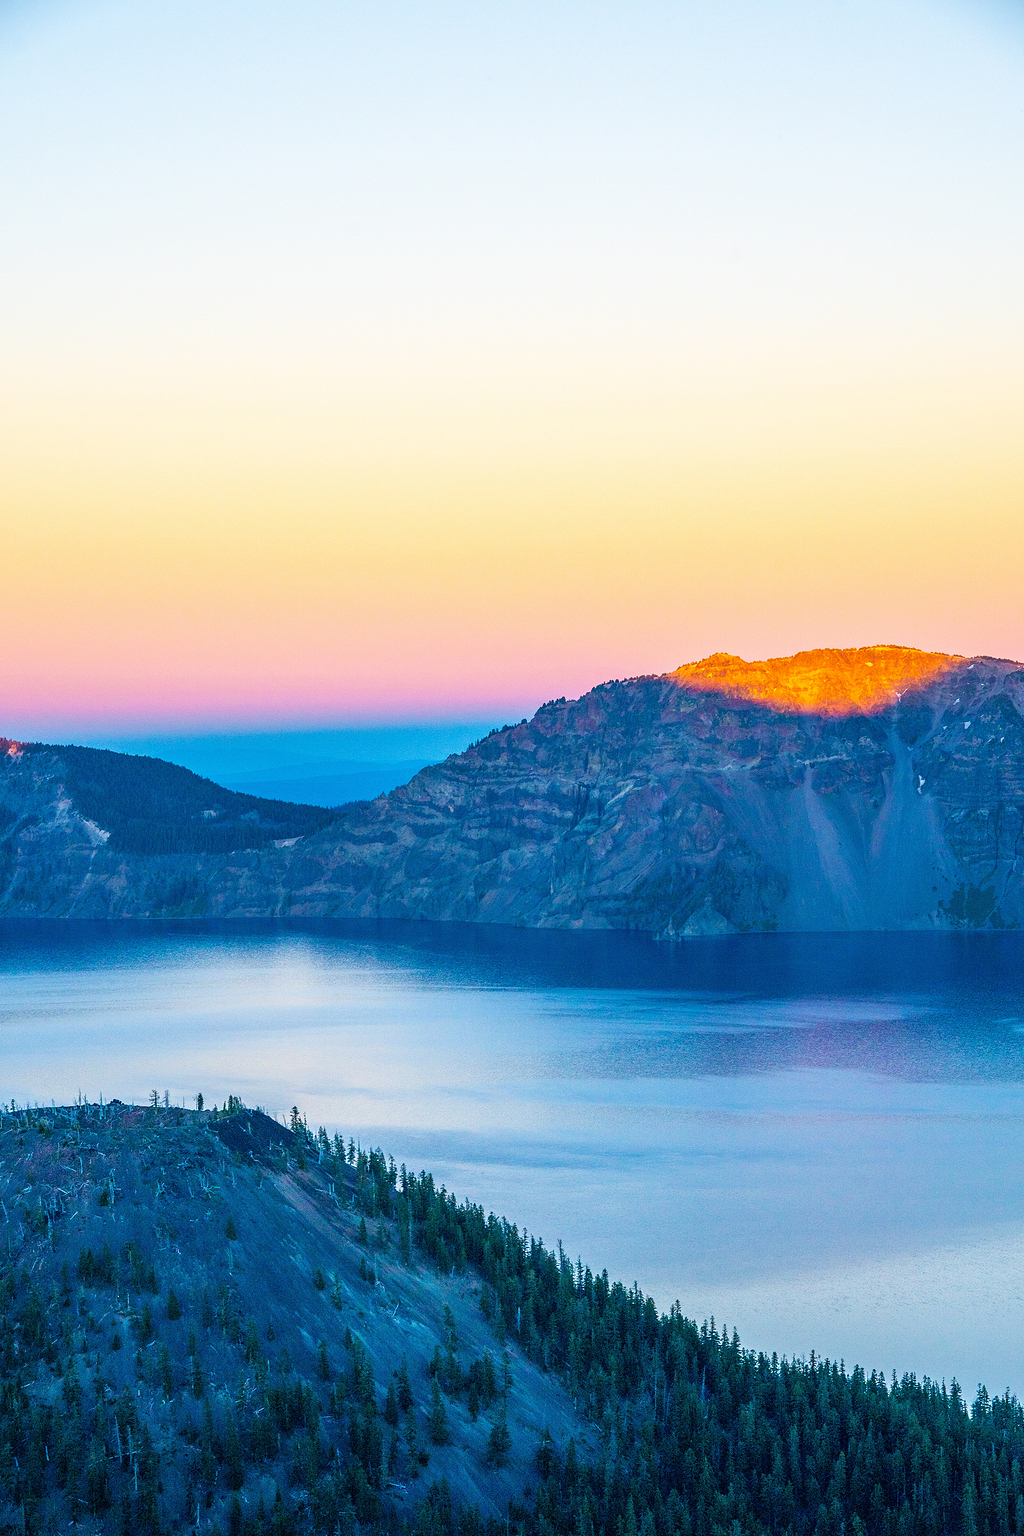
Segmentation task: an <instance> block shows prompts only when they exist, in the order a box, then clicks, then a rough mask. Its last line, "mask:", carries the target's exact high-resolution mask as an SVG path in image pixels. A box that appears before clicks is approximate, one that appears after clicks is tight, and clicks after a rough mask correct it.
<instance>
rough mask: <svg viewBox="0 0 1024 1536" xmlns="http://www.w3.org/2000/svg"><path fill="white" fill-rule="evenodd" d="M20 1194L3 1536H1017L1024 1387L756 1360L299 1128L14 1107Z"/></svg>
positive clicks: (155, 1107) (5, 1168)
mask: <svg viewBox="0 0 1024 1536" xmlns="http://www.w3.org/2000/svg"><path fill="white" fill-rule="evenodd" d="M155 1099H156V1096H155V1095H154V1100H155ZM0 1181H2V1184H0V1194H2V1198H3V1212H4V1215H5V1217H6V1223H5V1229H4V1230H5V1236H6V1238H7V1242H6V1245H5V1246H6V1253H3V1251H2V1249H0V1360H2V1372H0V1531H3V1530H6V1531H10V1532H14V1531H17V1532H18V1533H23V1532H34V1531H39V1532H43V1531H56V1530H58V1529H61V1530H63V1529H66V1528H67V1526H68V1525H69V1523H73V1524H74V1525H75V1526H76V1528H78V1529H81V1530H84V1531H95V1532H97V1533H98V1532H111V1533H113V1532H125V1533H134V1532H143V1533H145V1532H157V1531H173V1530H181V1529H185V1528H186V1527H188V1528H190V1529H198V1530H201V1531H210V1532H212V1531H214V1530H219V1531H220V1532H221V1533H222V1536H226V1533H231V1536H257V1533H270V1532H273V1533H283V1532H294V1533H296V1536H299V1533H305V1532H310V1533H317V1536H319V1533H336V1532H345V1533H347V1536H356V1533H357V1532H359V1531H361V1530H365V1531H366V1532H368V1533H369V1532H372V1533H384V1532H394V1533H400V1532H403V1531H408V1532H414V1533H416V1536H500V1533H501V1532H504V1533H505V1536H511V1532H512V1531H513V1530H514V1531H515V1533H516V1536H556V1533H558V1536H562V1533H564V1536H745V1533H750V1536H755V1533H767V1532H772V1533H790V1532H791V1533H793V1536H847V1533H849V1536H916V1533H922V1536H925V1533H928V1536H932V1533H936V1536H937V1533H940V1532H950V1533H953V1536H980V1533H986V1536H987V1533H990V1532H991V1533H993V1536H996V1533H999V1536H1003V1533H1007V1536H1008V1533H1017V1532H1021V1531H1024V1414H1022V1411H1021V1408H1020V1405H1019V1404H1018V1403H1017V1401H1016V1400H1015V1399H1013V1398H1009V1397H1006V1398H998V1399H990V1398H989V1397H988V1395H987V1394H986V1392H985V1391H984V1390H980V1391H979V1393H978V1395H977V1397H976V1398H975V1400H974V1402H973V1404H971V1405H969V1404H968V1403H967V1402H966V1401H965V1400H964V1398H963V1396H962V1395H961V1393H960V1390H959V1388H958V1387H957V1386H956V1385H955V1383H954V1384H953V1385H952V1386H951V1387H949V1388H948V1389H947V1388H946V1387H945V1386H938V1385H936V1384H934V1383H931V1382H929V1381H918V1380H917V1379H915V1377H913V1376H911V1375H905V1376H904V1377H903V1378H902V1379H901V1380H897V1379H896V1378H895V1377H894V1378H893V1379H892V1380H891V1381H886V1380H885V1379H884V1378H883V1377H880V1376H878V1375H877V1374H874V1373H872V1374H871V1375H866V1374H865V1373H864V1372H863V1371H862V1370H860V1369H856V1368H855V1369H853V1370H851V1371H847V1370H846V1369H845V1368H844V1367H843V1366H841V1365H836V1364H835V1363H831V1362H827V1361H820V1360H817V1359H816V1358H815V1357H814V1356H812V1357H811V1359H810V1360H809V1361H785V1360H783V1361H780V1360H779V1359H778V1358H777V1357H776V1356H770V1357H769V1356H767V1355H765V1354H763V1353H754V1352H751V1351H749V1350H744V1349H743V1348H742V1347H741V1345H740V1343H739V1341H738V1340H737V1338H736V1336H735V1334H733V1335H731V1336H729V1335H727V1333H726V1332H725V1331H724V1330H723V1332H722V1333H719V1332H718V1331H717V1330H716V1328H715V1327H714V1325H713V1324H704V1325H701V1326H698V1325H697V1324H695V1323H693V1322H691V1321H690V1320H688V1319H687V1318H686V1317H684V1316H683V1315H682V1313H681V1311H680V1310H679V1308H678V1307H673V1308H672V1310H671V1311H670V1313H669V1314H668V1315H664V1314H659V1312H658V1309H657V1307H656V1306H655V1304H654V1303H653V1301H651V1300H650V1299H649V1298H645V1297H644V1296H643V1295H642V1294H641V1293H640V1292H639V1290H637V1289H636V1288H635V1287H634V1288H631V1289H629V1288H626V1287H625V1286H623V1285H621V1284H618V1283H613V1282H611V1281H609V1279H608V1276H607V1275H606V1274H601V1275H594V1274H592V1273H591V1271H590V1270H588V1269H586V1268H585V1267H584V1266H583V1265H582V1264H581V1263H579V1262H578V1261H577V1262H575V1263H574V1262H573V1261H571V1260H570V1258H569V1257H568V1256H567V1255H565V1254H564V1253H562V1252H561V1251H560V1250H559V1251H558V1252H557V1253H551V1252H549V1251H547V1250H546V1249H545V1247H544V1246H543V1244H541V1243H540V1242H538V1241H537V1240H535V1239H533V1238H530V1237H529V1236H528V1235H527V1234H526V1233H524V1232H521V1231H519V1230H518V1229H517V1228H516V1227H515V1226H513V1225H511V1224H509V1223H508V1222H507V1221H504V1220H499V1219H498V1218H496V1217H495V1216H493V1215H486V1214H485V1213H484V1211H483V1210H482V1208H481V1207H479V1206H476V1205H473V1204H461V1205H460V1204H459V1203H458V1202H457V1201H456V1199H455V1198H454V1196H452V1195H450V1194H448V1193H447V1192H446V1191H445V1190H444V1189H439V1188H437V1187H436V1186H435V1183H434V1181H433V1179H432V1178H431V1176H430V1175H429V1174H419V1175H413V1174H410V1173H409V1172H408V1171H407V1170H406V1169H405V1168H402V1169H397V1168H396V1167H395V1165H394V1163H393V1162H391V1161H389V1160H388V1159H386V1158H385V1157H384V1155H383V1154H382V1153H380V1152H379V1151H373V1152H366V1151H363V1150H361V1149H359V1148H357V1147H355V1146H354V1145H353V1144H352V1143H351V1142H349V1143H348V1145H347V1146H346V1145H345V1144H344V1142H343V1141H342V1139H341V1138H340V1137H338V1136H335V1137H334V1138H329V1137H328V1136H327V1134H326V1132H324V1131H323V1130H321V1131H320V1132H318V1133H317V1134H316V1135H313V1134H312V1133H311V1132H310V1131H309V1129H308V1128H307V1127H306V1125H305V1124H304V1123H303V1122H302V1120H301V1119H300V1118H299V1116H298V1115H297V1113H293V1117H292V1123H291V1126H290V1128H289V1129H285V1128H283V1127H281V1126H279V1125H277V1124H276V1123H275V1122H274V1121H272V1120H270V1119H268V1118H267V1117H266V1116H264V1115H262V1114H260V1113H259V1112H254V1111H249V1110H246V1109H244V1108H243V1107H242V1106H241V1104H240V1103H238V1101H236V1100H231V1101H229V1103H228V1105H226V1106H225V1107H224V1109H223V1110H215V1111H213V1112H210V1111H202V1110H200V1111H196V1112H194V1113H193V1112H186V1111H183V1110H178V1109H173V1108H171V1107H169V1106H166V1107H165V1106H161V1105H160V1104H159V1102H158V1101H156V1102H154V1103H153V1104H152V1105H151V1106H150V1108H149V1109H146V1110H141V1109H136V1108H131V1107H128V1106H124V1105H117V1104H114V1105H110V1106H104V1107H100V1106H90V1105H84V1104H81V1105H77V1106H73V1107H71V1108H68V1109H55V1110H49V1111H39V1110H21V1111H18V1112H15V1111H13V1108H12V1110H10V1111H5V1112H4V1114H3V1118H2V1122H0Z"/></svg>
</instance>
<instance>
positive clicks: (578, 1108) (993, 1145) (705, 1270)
mask: <svg viewBox="0 0 1024 1536" xmlns="http://www.w3.org/2000/svg"><path fill="white" fill-rule="evenodd" d="M0 1029H2V1035H0V1039H2V1050H3V1056H2V1063H0V1096H2V1097H3V1098H5V1099H6V1100H7V1101H8V1102H9V1101H10V1100H11V1099H12V1098H13V1099H15V1100H16V1101H17V1102H18V1103H19V1104H20V1103H24V1102H26V1101H37V1102H39V1103H49V1102H50V1101H51V1099H53V1100H56V1101H57V1102H58V1103H60V1102H68V1101H69V1100H70V1099H73V1098H74V1097H75V1096H76V1095H77V1094H79V1093H81V1094H83V1095H85V1096H87V1097H89V1098H92V1099H96V1098H98V1097H99V1096H100V1095H101V1094H102V1095H103V1096H104V1097H118V1098H121V1099H125V1100H136V1101H139V1102H142V1101H145V1100H146V1099H147V1098H148V1095H149V1092H150V1090H151V1089H153V1088H156V1089H158V1090H159V1091H160V1092H161V1094H162V1093H163V1092H164V1091H165V1090H166V1091H167V1092H169V1093H170V1095H171V1098H172V1100H174V1101H176V1102H182V1101H185V1102H187V1103H189V1104H191V1103H192V1102H193V1101H194V1097H195V1095H196V1093H197V1092H202V1093H203V1094H204V1095H205V1097H206V1102H207V1105H210V1104H211V1103H212V1102H213V1101H214V1100H217V1101H218V1102H219V1101H222V1100H223V1099H225V1098H226V1097H227V1095H228V1094H229V1093H237V1094H239V1095H240V1096H241V1097H242V1098H243V1099H244V1100H245V1101H246V1103H250V1104H261V1105H263V1106H264V1107H266V1108H267V1109H268V1110H269V1111H270V1112H272V1113H277V1114H282V1113H285V1112H286V1111H288V1110H289V1109H290V1106H291V1105H292V1104H297V1105H298V1106H299V1108H300V1109H301V1110H302V1111H303V1112H304V1113H305V1114H306V1115H307V1117H308V1119H309V1121H310V1124H311V1125H313V1126H316V1125H318V1124H324V1125H326V1126H327V1127H328V1129H329V1130H331V1131H332V1132H333V1131H334V1130H337V1129H340V1130H341V1131H342V1132H343V1133H344V1134H345V1135H346V1136H348V1135H350V1134H351V1135H353V1136H355V1137H356V1139H357V1140H361V1141H362V1142H363V1143H364V1144H366V1143H372V1144H379V1145H381V1146H382V1147H383V1148H384V1149H385V1150H386V1151H388V1152H391V1153H393V1154H394V1156H395V1158H396V1159H397V1160H398V1161H399V1162H402V1161H405V1162H406V1163H408V1164H409V1165H410V1166H414V1167H415V1168H416V1169H419V1168H421V1167H426V1168H430V1169H431V1170H432V1171H433V1172H434V1174H435V1175H436V1176H437V1177H439V1178H440V1179H441V1180H443V1181H444V1182H445V1183H447V1184H448V1186H449V1188H451V1189H454V1190H455V1191H456V1192H457V1193H458V1194H459V1196H460V1197H461V1196H468V1197H471V1198H472V1199H474V1200H479V1201H481V1202H483V1203H484V1204H485V1205H486V1206H488V1207H490V1208H493V1209H494V1210H496V1211H498V1212H500V1213H501V1214H503V1215H507V1216H508V1217H509V1218H510V1219H511V1220H514V1221H517V1222H518V1223H520V1224H521V1225H524V1226H526V1227H527V1228H529V1230H530V1231H531V1232H534V1233H536V1234H538V1235H540V1236H542V1237H543V1238H544V1239H545V1240H546V1241H547V1242H548V1243H550V1244H554V1243H555V1242H557V1241H558V1240H561V1241H562V1242H563V1243H564V1245H565V1247H566V1248H567V1250H568V1251H569V1253H570V1254H571V1255H572V1256H573V1257H575V1256H576V1255H577V1254H581V1255H582V1256H583V1258H584V1262H586V1263H589V1264H590V1265H591V1267H593V1268H595V1269H602V1268H607V1269H608V1271H609V1273H610V1274H611V1276H612V1277H613V1278H620V1279H623V1280H625V1281H627V1282H632V1281H633V1280H637V1281H638V1282H639V1283H640V1285H641V1286H642V1287H643V1289H644V1290H646V1291H649V1292H651V1293H653V1294H654V1296H655V1297H656V1298H657V1299H658V1301H659V1303H661V1304H662V1305H663V1306H667V1305H668V1304H669V1303H670V1302H672V1301H674V1300H676V1299H678V1300H679V1301H680V1303H681V1304H682V1307H683V1310H684V1311H685V1312H686V1313H688V1314H689V1315H691V1316H695V1317H697V1318H703V1317H705V1316H710V1315H714V1317H715V1318H716V1320H717V1321H718V1324H719V1325H721V1324H722V1323H723V1322H725V1323H728V1324H729V1326H730V1328H731V1327H732V1326H735V1327H736V1328H738V1329H739V1332H740V1335H741V1338H742V1339H743V1341H744V1342H745V1343H748V1344H750V1345H752V1346H755V1347H758V1348H764V1349H767V1350H768V1351H771V1350H778V1351H779V1353H780V1354H781V1353H787V1354H793V1353H796V1354H808V1353H809V1352H810V1351H811V1350H812V1349H814V1350H817V1351H818V1352H819V1353H820V1354H825V1355H828V1356H831V1357H833V1358H837V1357H842V1358H844V1359H845V1360H846V1362H847V1364H852V1363H853V1362H854V1361H856V1362H859V1363H861V1364H864V1365H865V1366H866V1367H867V1368H868V1369H869V1370H870V1369H871V1368H873V1367H879V1368H882V1369H884V1370H885V1371H886V1372H887V1373H888V1372H890V1371H891V1370H893V1369H894V1368H895V1369H896V1370H897V1371H898V1372H900V1373H902V1372H903V1371H904V1370H914V1371H915V1372H916V1373H917V1374H918V1375H921V1374H928V1375H931V1376H933V1377H936V1378H945V1379H946V1380H947V1381H949V1380H951V1379H952V1377H954V1376H956V1377H957V1379H958V1380H959V1381H960V1382H961V1384H962V1385H963V1386H964V1387H965V1388H966V1389H967V1390H968V1391H969V1392H973V1390H974V1388H975V1386H976V1384H977V1383H978V1382H979V1381H984V1382H985V1383H986V1384H987V1385H988V1387H989V1389H990V1390H992V1391H1002V1390H1004V1389H1005V1388H1007V1387H1009V1388H1011V1389H1012V1390H1014V1391H1016V1392H1018V1393H1020V1394H1022V1395H1024V1155H1022V1151H1024V936H1022V935H1018V934H853V935H849V934H847V935H830V934H814V935H749V936H740V937H735V938H725V939H699V940H693V941H689V942H687V943H686V944H684V945H678V946H667V945H660V944H656V943H654V942H653V941H651V940H648V939H646V938H644V937H641V936H636V935H627V934H562V933H532V932H524V931H520V930H512V929H500V928H491V929H489V928H486V927H470V926H452V925H442V924H436V925H435V924H427V923H423V924H413V923H409V924H392V925H380V924H374V925H368V924H367V925H360V924H356V923H336V924H331V923H316V924H312V923H310V924H299V923H284V922H281V923H262V924H244V925H243V924H229V923H218V924H203V923H188V924H186V923H161V924H141V923H123V924H102V923H97V924H93V923H66V924H61V923H34V924H11V923H7V924H2V925H0Z"/></svg>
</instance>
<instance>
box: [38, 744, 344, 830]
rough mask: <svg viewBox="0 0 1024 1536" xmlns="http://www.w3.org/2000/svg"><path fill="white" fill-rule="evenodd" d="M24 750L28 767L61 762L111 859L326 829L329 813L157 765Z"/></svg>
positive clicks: (83, 750)
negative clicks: (116, 855)
mask: <svg viewBox="0 0 1024 1536" xmlns="http://www.w3.org/2000/svg"><path fill="white" fill-rule="evenodd" d="M21 750H22V752H23V753H24V754H25V756H26V758H27V760H28V763H29V765H30V766H31V764H32V763H33V760H35V761H39V762H40V763H42V762H44V761H45V759H46V758H47V757H48V756H50V757H52V756H56V757H57V758H58V759H59V764H60V774H61V778H62V780H63V782H64V785H65V786H66V789H67V792H68V794H69V796H70V797H71V800H72V802H73V804H74V806H75V808H76V810H78V811H80V812H81V814H82V815H83V816H85V817H88V819H89V820H90V821H92V822H94V823H95V824H96V826H97V827H100V828H102V829H103V830H104V831H106V832H108V833H109V834H110V836H109V839H108V842H107V846H108V848H109V849H110V851H111V852H112V853H129V854H141V855H152V854H195V853H213V854H218V853H220V854H224V853H230V852H232V851H233V850H234V849H238V848H266V847H267V846H268V845H272V844H273V843H274V842H275V841H279V840H284V839H287V838H292V837H301V836H304V835H305V834H306V833H308V832H314V831H317V830H319V828H321V827H325V826H327V825H328V823H329V822H330V821H331V812H330V811H326V810H324V809H323V808H322V807H321V806H315V805H293V804H291V803H290V802H289V801H285V800H261V799H260V798H259V797H258V796H256V795H244V794H238V793H236V792H235V791H234V790H230V789H222V788H221V787H220V785H218V784H214V783H213V782H212V780H210V779H203V778H200V777H199V775H198V774H196V773H192V772H190V770H189V769H187V768H179V767H178V766H177V764H175V763H165V762H163V761H162V759H160V758H157V757H136V756H130V755H128V754H126V753H124V752H106V751H103V750H101V749H99V748H97V747H73V746H61V747H52V746H45V745H43V744H41V743H32V744H26V745H25V746H23V747H22V748H21Z"/></svg>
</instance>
